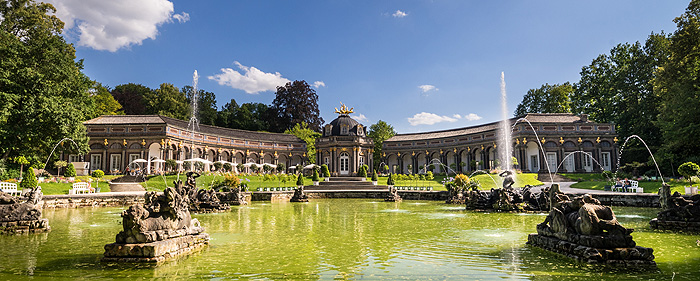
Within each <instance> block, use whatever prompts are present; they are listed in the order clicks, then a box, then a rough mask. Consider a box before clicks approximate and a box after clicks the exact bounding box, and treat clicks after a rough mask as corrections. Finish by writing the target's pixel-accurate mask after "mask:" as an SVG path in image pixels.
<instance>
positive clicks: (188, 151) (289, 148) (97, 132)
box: [69, 115, 306, 173]
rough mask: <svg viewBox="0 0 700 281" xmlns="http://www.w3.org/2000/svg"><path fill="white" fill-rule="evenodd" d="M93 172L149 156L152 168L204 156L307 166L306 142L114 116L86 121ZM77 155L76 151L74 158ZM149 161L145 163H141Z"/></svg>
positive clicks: (118, 169)
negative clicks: (195, 128) (305, 161)
mask: <svg viewBox="0 0 700 281" xmlns="http://www.w3.org/2000/svg"><path fill="white" fill-rule="evenodd" d="M84 125H85V127H86V129H87V135H88V137H89V138H90V141H89V143H88V145H89V146H90V152H89V153H88V154H87V155H86V159H85V160H84V161H86V162H89V163H90V170H91V171H94V170H96V169H100V170H103V171H105V173H109V172H112V173H117V172H121V171H123V170H124V169H126V167H127V165H131V167H130V168H132V169H133V168H135V167H134V165H135V164H134V163H133V161H134V160H136V159H145V160H148V163H147V164H146V165H148V166H149V167H147V168H148V169H149V170H154V169H163V164H162V163H157V162H153V160H157V159H162V160H167V159H174V160H176V161H177V160H179V161H182V160H185V159H191V158H202V159H206V160H209V161H212V162H215V161H227V162H232V163H241V164H244V163H256V164H266V163H267V164H275V165H277V164H280V163H283V164H285V166H286V167H290V166H294V165H297V164H302V165H303V164H304V159H306V143H305V142H304V141H302V140H300V139H299V138H297V137H296V136H293V135H288V134H277V133H265V132H253V131H245V130H234V129H228V128H221V127H215V126H207V125H200V126H198V128H197V130H192V128H191V127H188V122H186V121H182V120H179V119H174V118H170V117H165V116H160V115H108V116H100V117H97V118H95V119H92V120H89V121H86V122H84ZM69 158H75V155H71V156H69ZM141 165H143V164H141Z"/></svg>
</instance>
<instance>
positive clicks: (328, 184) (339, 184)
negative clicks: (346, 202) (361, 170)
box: [304, 177, 388, 191]
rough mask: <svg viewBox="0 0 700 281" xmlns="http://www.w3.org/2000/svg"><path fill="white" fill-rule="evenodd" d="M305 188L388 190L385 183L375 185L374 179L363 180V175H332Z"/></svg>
mask: <svg viewBox="0 0 700 281" xmlns="http://www.w3.org/2000/svg"><path fill="white" fill-rule="evenodd" d="M304 190H308V191H314V190H388V187H386V186H385V185H374V184H372V181H370V180H366V181H363V180H362V178H361V177H331V178H330V180H329V181H321V182H319V184H318V185H314V186H305V187H304Z"/></svg>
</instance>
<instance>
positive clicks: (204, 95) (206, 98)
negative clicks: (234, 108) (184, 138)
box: [182, 86, 218, 125]
mask: <svg viewBox="0 0 700 281" xmlns="http://www.w3.org/2000/svg"><path fill="white" fill-rule="evenodd" d="M182 92H183V93H185V97H187V104H190V105H191V104H192V97H193V88H192V86H185V87H183V88H182ZM197 92H198V93H197V119H198V120H199V124H205V125H215V124H216V117H217V113H218V111H217V107H216V95H215V94H214V93H212V92H207V91H204V90H202V89H199V90H198V91H197ZM190 107H191V106H190ZM190 111H191V109H190ZM190 114H191V113H190Z"/></svg>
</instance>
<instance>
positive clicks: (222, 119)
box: [215, 99, 239, 129]
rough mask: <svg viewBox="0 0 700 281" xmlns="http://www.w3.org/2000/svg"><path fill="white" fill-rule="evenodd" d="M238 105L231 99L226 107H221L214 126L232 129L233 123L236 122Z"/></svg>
mask: <svg viewBox="0 0 700 281" xmlns="http://www.w3.org/2000/svg"><path fill="white" fill-rule="evenodd" d="M238 108H239V106H238V103H237V102H236V100H235V99H231V101H229V102H228V103H226V105H224V106H222V107H221V111H218V112H217V113H216V121H215V125H216V126H219V127H224V128H232V129H236V128H234V127H233V125H232V124H233V123H235V122H236V113H237V112H238Z"/></svg>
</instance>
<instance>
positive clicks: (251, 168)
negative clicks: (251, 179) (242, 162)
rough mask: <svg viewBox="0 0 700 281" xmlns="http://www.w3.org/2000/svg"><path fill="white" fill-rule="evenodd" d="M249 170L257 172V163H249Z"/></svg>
mask: <svg viewBox="0 0 700 281" xmlns="http://www.w3.org/2000/svg"><path fill="white" fill-rule="evenodd" d="M250 170H251V171H253V173H257V172H258V170H259V168H258V165H250Z"/></svg>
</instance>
